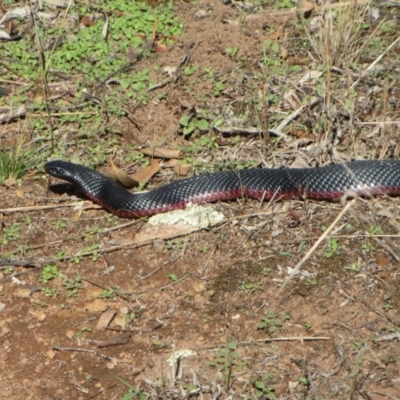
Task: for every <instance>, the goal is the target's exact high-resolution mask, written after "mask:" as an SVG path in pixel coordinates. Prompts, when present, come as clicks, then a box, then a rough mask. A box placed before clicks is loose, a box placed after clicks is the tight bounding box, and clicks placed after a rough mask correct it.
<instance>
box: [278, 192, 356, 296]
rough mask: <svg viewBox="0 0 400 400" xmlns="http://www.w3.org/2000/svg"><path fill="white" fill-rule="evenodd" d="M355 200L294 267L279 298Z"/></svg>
mask: <svg viewBox="0 0 400 400" xmlns="http://www.w3.org/2000/svg"><path fill="white" fill-rule="evenodd" d="M354 201H355V199H353V200H351V201H349V202H348V203H347V204H346V207H344V208H343V210H342V211H341V212H340V214H339V215H338V216H337V217H336V219H335V220H334V221H333V222H332V223H331V225H330V226H329V228H328V229H327V230H326V231H325V232H324V233H323V234H322V235H321V236H320V237H319V239H318V240H317V241H316V242H315V243H314V246H313V247H311V249H310V250H309V251H308V252H307V254H306V255H305V256H304V257H303V258H302V260H301V261H300V262H299V263H298V264H297V265H296V266H295V267H294V269H293V270H292V271H291V273H290V275H289V276H288V277H287V278H286V279H285V282H283V285H282V286H281V287H280V289H279V290H278V292H277V296H278V295H280V294H281V293H282V291H283V289H284V288H285V287H286V285H287V284H288V283H289V282H290V281H291V280H292V278H293V277H294V276H295V275H296V274H297V273H298V272H299V271H300V268H301V267H302V266H303V264H304V263H305V262H306V261H307V260H308V259H309V258H310V257H311V256H312V255H313V254H314V252H315V250H316V249H317V247H318V246H319V245H320V244H321V243H322V242H323V241H324V240H325V239H326V238H327V236H328V235H329V233H330V232H331V231H332V229H333V228H334V227H335V226H336V225H337V224H338V223H339V221H340V220H341V218H342V217H343V215H344V214H345V213H346V212H347V211H348V210H349V208H350V207H351V206H352V205H353V204H354Z"/></svg>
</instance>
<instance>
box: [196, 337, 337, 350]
mask: <svg viewBox="0 0 400 400" xmlns="http://www.w3.org/2000/svg"><path fill="white" fill-rule="evenodd" d="M314 340H331V338H330V337H327V336H315V337H313V336H304V337H303V336H291V337H290V336H289V337H278V338H264V339H257V340H253V341H251V342H237V344H238V345H241V346H247V345H252V344H254V343H272V342H294V341H299V342H311V341H314ZM225 346H226V345H225V344H221V345H213V346H202V347H193V349H191V350H213V349H218V348H220V347H225Z"/></svg>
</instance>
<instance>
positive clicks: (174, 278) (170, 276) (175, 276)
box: [168, 274, 179, 282]
mask: <svg viewBox="0 0 400 400" xmlns="http://www.w3.org/2000/svg"><path fill="white" fill-rule="evenodd" d="M168 278H169V279H171V281H172V282H176V281H177V280H178V279H179V278H178V275H176V274H169V275H168Z"/></svg>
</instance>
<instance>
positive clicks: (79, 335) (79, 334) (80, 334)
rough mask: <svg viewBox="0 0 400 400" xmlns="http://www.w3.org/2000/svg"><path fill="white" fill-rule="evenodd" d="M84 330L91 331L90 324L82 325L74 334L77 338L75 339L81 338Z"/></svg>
mask: <svg viewBox="0 0 400 400" xmlns="http://www.w3.org/2000/svg"><path fill="white" fill-rule="evenodd" d="M85 332H92V328H90V326H86V325H85V326H83V327H82V328H81V329H80V330H79V332H78V333H77V334H76V335H75V336H76V338H77V339H82V337H83V334H84V333H85Z"/></svg>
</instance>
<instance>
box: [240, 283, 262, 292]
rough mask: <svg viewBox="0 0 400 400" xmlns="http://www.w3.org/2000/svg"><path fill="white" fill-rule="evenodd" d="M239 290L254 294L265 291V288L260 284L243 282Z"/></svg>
mask: <svg viewBox="0 0 400 400" xmlns="http://www.w3.org/2000/svg"><path fill="white" fill-rule="evenodd" d="M239 289H240V290H244V291H245V292H250V293H254V292H255V291H257V290H264V286H263V285H262V284H261V283H259V282H255V283H251V282H242V283H241V284H240V286H239Z"/></svg>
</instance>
